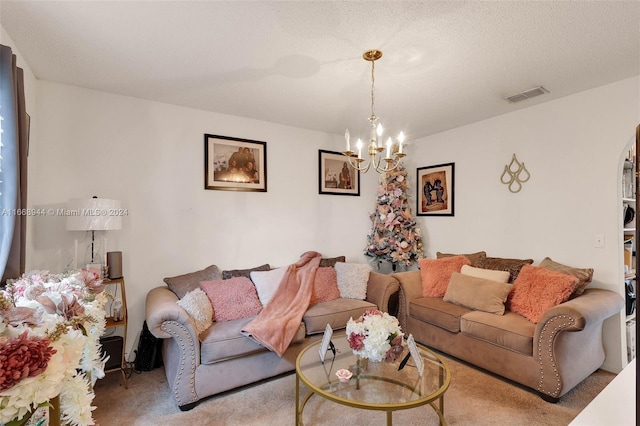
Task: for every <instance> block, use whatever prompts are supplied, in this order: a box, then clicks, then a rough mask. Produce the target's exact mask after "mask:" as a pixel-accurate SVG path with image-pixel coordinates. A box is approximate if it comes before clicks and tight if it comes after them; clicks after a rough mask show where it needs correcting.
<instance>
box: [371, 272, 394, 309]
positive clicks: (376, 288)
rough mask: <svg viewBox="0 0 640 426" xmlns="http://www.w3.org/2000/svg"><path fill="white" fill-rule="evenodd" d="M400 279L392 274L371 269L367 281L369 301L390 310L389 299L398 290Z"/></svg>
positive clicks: (380, 307)
mask: <svg viewBox="0 0 640 426" xmlns="http://www.w3.org/2000/svg"><path fill="white" fill-rule="evenodd" d="M399 288H400V285H399V284H398V280H396V279H395V278H393V277H392V276H391V275H384V274H380V273H378V272H374V271H371V272H370V273H369V282H368V283H367V301H368V302H371V303H375V304H376V305H377V306H378V309H380V310H381V311H383V312H389V299H390V298H391V296H392V295H394V294H395V293H397V292H398V289H399Z"/></svg>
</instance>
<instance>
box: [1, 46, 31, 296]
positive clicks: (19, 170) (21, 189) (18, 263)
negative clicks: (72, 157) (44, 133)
mask: <svg viewBox="0 0 640 426" xmlns="http://www.w3.org/2000/svg"><path fill="white" fill-rule="evenodd" d="M28 119H29V117H28V116H27V113H26V108H25V98H24V74H23V70H22V69H21V68H18V67H17V66H16V55H14V54H12V52H11V48H10V47H7V46H3V45H0V276H2V282H1V283H2V284H4V283H5V282H6V280H7V279H9V278H18V277H19V276H20V275H21V274H23V273H24V269H25V252H26V232H27V221H26V216H25V215H24V214H23V213H26V208H27V149H28V130H29V127H28Z"/></svg>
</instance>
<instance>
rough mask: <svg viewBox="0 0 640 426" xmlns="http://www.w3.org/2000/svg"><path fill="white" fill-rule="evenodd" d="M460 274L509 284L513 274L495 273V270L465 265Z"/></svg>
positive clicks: (506, 272)
mask: <svg viewBox="0 0 640 426" xmlns="http://www.w3.org/2000/svg"><path fill="white" fill-rule="evenodd" d="M460 273H461V274H464V275H469V276H471V277H478V278H484V279H485V280H491V281H498V282H501V283H508V282H509V278H510V277H511V274H509V271H495V270H493V269H482V268H476V267H474V266H469V265H463V266H462V269H460Z"/></svg>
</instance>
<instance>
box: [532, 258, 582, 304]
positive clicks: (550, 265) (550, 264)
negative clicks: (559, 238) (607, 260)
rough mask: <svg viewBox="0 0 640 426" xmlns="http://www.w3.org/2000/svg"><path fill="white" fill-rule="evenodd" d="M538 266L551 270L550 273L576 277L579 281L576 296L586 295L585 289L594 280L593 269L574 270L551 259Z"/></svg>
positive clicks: (574, 292)
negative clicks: (554, 272)
mask: <svg viewBox="0 0 640 426" xmlns="http://www.w3.org/2000/svg"><path fill="white" fill-rule="evenodd" d="M538 266H541V267H543V268H545V269H549V270H550V271H556V272H562V273H563V274H567V275H573V276H574V277H576V278H577V279H578V280H579V281H578V285H577V286H576V289H575V290H574V291H573V294H575V295H576V296H579V295H581V294H582V293H584V289H585V287H586V286H587V285H589V283H590V282H591V280H592V279H593V268H572V267H571V266H567V265H563V264H562V263H558V262H554V261H553V260H551V258H549V257H545V258H544V259H543V260H542V262H540V265H538Z"/></svg>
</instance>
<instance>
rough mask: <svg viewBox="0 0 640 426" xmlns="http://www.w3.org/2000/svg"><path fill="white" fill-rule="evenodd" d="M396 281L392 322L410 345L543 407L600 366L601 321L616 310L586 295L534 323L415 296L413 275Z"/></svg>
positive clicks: (596, 295) (600, 294)
mask: <svg viewBox="0 0 640 426" xmlns="http://www.w3.org/2000/svg"><path fill="white" fill-rule="evenodd" d="M392 276H393V277H395V278H396V279H397V280H398V281H399V282H400V309H399V314H398V319H399V321H400V324H401V326H402V329H403V330H404V332H405V333H406V334H413V336H414V338H415V339H416V341H418V342H421V343H423V344H425V345H427V346H429V347H431V348H435V349H437V350H440V351H442V352H444V353H446V354H449V355H452V356H454V357H456V358H459V359H462V360H464V361H466V362H469V363H471V364H474V365H476V366H478V367H481V368H483V369H486V370H488V371H491V372H493V373H496V374H498V375H501V376H503V377H506V378H507V379H510V380H513V381H515V382H517V383H520V384H522V385H524V386H527V387H529V388H531V389H533V390H535V391H537V392H538V393H539V394H540V396H541V397H542V398H543V399H545V400H547V401H550V402H555V401H557V400H558V399H559V398H560V397H561V396H562V395H564V394H565V393H567V392H568V391H569V390H571V389H572V388H573V387H574V386H576V385H577V384H578V383H580V382H581V381H582V380H584V379H585V378H586V377H587V376H589V375H590V374H591V373H593V372H594V371H595V370H597V369H598V368H599V367H600V366H601V365H602V363H603V362H604V358H605V354H604V349H603V345H602V323H603V321H604V320H605V319H606V318H608V317H610V316H612V315H614V314H616V313H618V312H619V311H620V310H621V309H622V307H623V304H624V301H623V299H622V297H621V296H620V295H618V294H616V293H614V292H612V291H607V290H602V289H586V290H585V291H584V293H582V294H581V295H579V296H577V297H575V298H572V299H570V300H568V301H566V302H564V303H561V304H559V305H556V306H554V307H552V308H550V309H548V310H547V311H546V312H545V313H544V314H543V316H542V318H541V319H540V321H538V323H537V324H535V323H533V322H530V321H529V320H527V319H526V318H524V317H523V316H520V315H519V314H516V313H514V312H510V311H508V310H507V311H506V312H505V313H504V314H503V315H494V314H492V313H487V312H482V311H478V310H473V309H469V308H467V307H464V306H461V305H459V304H454V303H450V302H445V301H444V300H443V298H442V297H423V296H422V284H421V273H420V271H419V270H416V271H409V272H401V273H396V274H393V275H392Z"/></svg>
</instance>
